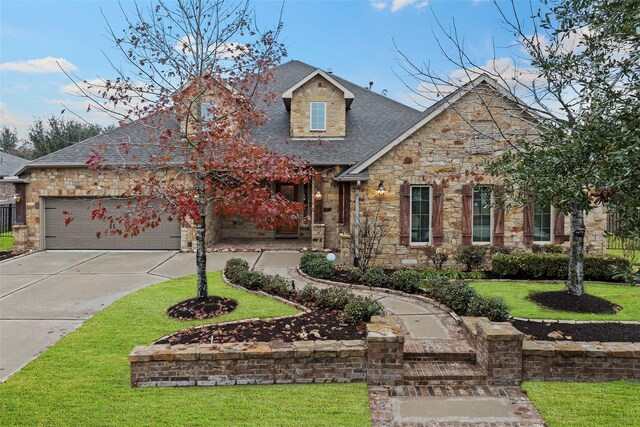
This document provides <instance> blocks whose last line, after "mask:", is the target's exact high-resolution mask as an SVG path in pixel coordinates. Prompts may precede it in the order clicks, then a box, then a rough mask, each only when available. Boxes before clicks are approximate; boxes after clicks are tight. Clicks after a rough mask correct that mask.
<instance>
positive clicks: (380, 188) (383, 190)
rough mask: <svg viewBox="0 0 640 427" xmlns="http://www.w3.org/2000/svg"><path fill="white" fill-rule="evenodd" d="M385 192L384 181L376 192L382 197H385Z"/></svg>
mask: <svg viewBox="0 0 640 427" xmlns="http://www.w3.org/2000/svg"><path fill="white" fill-rule="evenodd" d="M385 192H386V190H385V189H384V181H380V184H378V189H377V190H376V193H378V196H380V197H382V196H384V193H385Z"/></svg>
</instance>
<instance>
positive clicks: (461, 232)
mask: <svg viewBox="0 0 640 427" xmlns="http://www.w3.org/2000/svg"><path fill="white" fill-rule="evenodd" d="M479 89H482V91H480V90H479ZM267 90H269V91H270V92H273V93H276V94H278V95H280V96H281V98H282V99H281V102H275V103H271V104H269V105H266V106H265V107H264V108H265V112H266V116H267V118H268V120H267V122H266V124H265V125H264V126H260V127H258V128H256V129H255V130H254V132H253V137H254V139H255V140H256V142H259V143H262V144H266V145H267V146H268V147H269V148H271V149H272V150H274V151H277V152H279V153H282V154H286V155H290V156H294V157H297V158H300V159H303V160H306V161H308V162H310V163H311V165H312V166H313V167H314V168H315V170H316V171H317V175H316V177H315V178H314V180H313V182H311V183H309V184H305V185H290V184H286V183H274V186H275V189H277V190H278V191H280V192H281V193H282V194H285V195H286V196H287V197H289V198H291V199H292V200H297V201H302V202H304V204H305V211H306V212H307V213H308V214H309V216H310V217H311V224H310V225H305V224H303V223H300V224H299V225H298V227H282V228H279V229H276V230H263V229H259V228H257V227H255V226H254V225H253V224H251V223H250V222H248V221H245V220H243V219H242V218H236V217H215V216H213V215H209V224H207V230H208V234H207V241H208V243H210V244H212V243H215V242H218V241H225V240H227V239H257V238H261V239H264V238H273V239H276V238H291V239H309V238H310V239H311V244H312V245H313V247H314V248H317V249H321V248H330V249H333V250H342V251H343V258H345V259H346V258H348V256H347V252H348V251H347V247H348V244H349V241H350V239H351V238H352V236H353V232H354V230H353V228H354V225H355V224H356V223H359V219H360V218H362V216H363V215H369V214H370V213H371V212H379V213H380V215H382V216H383V217H385V218H386V221H387V224H388V226H389V232H388V233H387V235H386V236H385V237H384V238H383V239H382V242H381V247H380V251H379V252H380V253H379V255H378V259H379V261H380V262H383V263H385V264H389V265H402V264H413V263H416V262H423V261H424V260H425V257H426V254H427V250H426V249H427V248H429V247H435V248H436V249H437V250H439V251H448V252H450V253H451V252H454V251H455V250H456V248H457V247H458V246H459V245H461V244H478V245H495V246H509V247H513V248H526V247H528V246H531V245H532V244H549V243H564V242H566V240H567V231H568V221H567V220H566V218H564V217H563V216H561V215H557V214H556V212H555V211H554V209H553V208H552V207H550V206H537V205H535V206H534V205H531V206H526V207H524V208H523V209H519V208H513V209H510V210H507V211H505V210H504V209H498V208H497V207H493V206H492V204H491V200H492V198H493V197H496V195H499V194H500V192H501V191H502V187H501V185H500V181H499V180H496V179H495V178H492V177H490V176H485V175H486V174H483V172H482V171H483V169H482V164H483V163H484V162H485V161H487V160H489V159H491V158H495V157H496V156H499V155H500V154H501V153H503V152H504V151H505V150H508V149H509V148H510V146H509V143H508V140H509V139H510V138H515V137H522V136H523V135H529V134H530V133H531V131H532V130H535V118H534V117H530V116H529V115H528V112H527V111H526V109H525V108H523V107H522V106H521V105H520V104H519V102H518V100H517V99H513V98H511V97H510V96H509V95H508V94H507V93H506V91H503V90H501V88H500V87H499V86H498V85H497V84H496V82H494V81H492V80H491V79H490V78H488V77H486V76H481V77H479V78H477V79H476V80H474V81H472V82H470V83H469V84H467V85H466V86H465V87H464V88H462V89H460V90H458V91H456V92H454V93H452V94H451V95H449V96H447V97H445V98H443V99H441V100H440V101H439V102H437V103H436V104H434V105H433V106H431V107H430V108H428V109H427V110H426V111H423V112H420V111H417V110H415V109H412V108H410V107H407V106H405V105H402V104H400V103H398V102H395V101H393V100H391V99H389V98H387V97H385V96H382V95H380V94H377V93H375V92H373V91H371V90H368V89H367V88H363V87H361V86H359V85H357V84H354V83H351V82H349V81H346V80H344V79H342V78H340V77H338V76H336V75H334V74H332V73H330V72H326V71H323V70H320V69H317V68H315V67H312V66H310V65H307V64H304V63H302V62H299V61H290V62H287V63H285V64H282V65H280V66H279V67H277V68H276V69H275V70H274V80H273V82H272V83H270V86H269V87H268V89H267ZM478 96H491V97H492V105H494V106H495V108H493V107H492V110H491V112H489V111H488V109H487V108H483V107H481V106H480V104H479V103H478V102H477V97H478ZM494 122H495V123H499V125H500V126H499V129H500V131H501V132H502V133H501V134H500V136H499V137H491V135H497V134H498V133H497V131H496V130H495V129H494ZM177 125H178V124H177V122H175V121H171V120H169V121H168V122H167V124H166V126H167V127H171V126H177ZM118 134H119V135H120V136H126V137H127V138H130V139H131V140H135V139H136V138H144V135H143V132H141V130H140V125H139V124H138V123H136V122H134V123H132V124H130V125H127V126H125V127H121V128H118V129H115V130H112V131H110V133H108V134H103V135H99V136H96V137H94V138H91V139H88V140H86V141H84V142H80V143H77V144H75V145H72V146H70V147H67V148H65V149H62V150H60V151H58V152H55V153H52V154H49V155H47V156H45V157H42V158H40V159H37V160H35V161H33V162H30V163H27V164H26V165H24V166H23V167H22V168H21V169H20V170H19V177H20V184H19V185H21V186H23V188H24V191H25V194H26V198H25V200H24V201H23V204H22V205H23V206H22V207H21V209H23V210H24V214H25V223H26V224H25V225H24V226H21V227H19V230H18V231H19V233H21V236H22V238H21V239H19V240H20V241H23V242H24V244H25V245H26V246H29V247H33V248H39V249H63V248H64V249H73V248H81V249H88V248H100V249H127V248H131V249H145V248H146V249H180V248H182V249H188V248H189V247H190V246H191V244H192V242H193V230H191V229H189V228H180V226H179V225H178V224H176V223H175V222H163V223H162V225H161V226H160V227H158V228H156V229H153V230H149V231H147V232H146V233H144V234H143V235H141V236H138V237H136V238H133V239H122V238H120V237H110V238H105V239H100V240H98V239H96V238H95V233H96V227H98V225H96V224H94V222H92V221H91V220H90V219H88V215H85V217H82V215H79V214H77V213H78V212H86V211H87V204H88V203H90V202H91V197H96V196H100V197H117V196H119V195H121V194H122V193H123V192H124V191H125V190H126V189H127V187H128V186H129V185H130V182H127V180H126V179H122V178H121V177H118V176H116V175H115V174H110V173H109V172H108V171H106V170H90V169H88V168H87V166H86V164H85V162H86V161H87V158H88V156H89V154H90V152H91V150H92V149H94V148H96V147H98V146H100V145H101V144H108V143H109V141H110V140H113V139H117V138H114V137H115V136H118ZM107 160H109V159H107ZM113 203H116V202H113ZM65 210H66V211H73V212H75V213H76V216H77V217H78V220H77V223H76V224H75V226H74V227H73V228H70V227H64V224H63V223H64V220H63V219H64V218H63V216H62V214H61V212H62V211H65ZM586 223H587V236H586V241H587V243H588V244H591V245H592V246H593V248H594V251H597V252H604V250H605V239H604V229H605V215H604V213H603V211H602V210H601V209H600V208H598V209H596V210H594V211H593V212H591V213H589V214H588V215H587V217H586Z"/></svg>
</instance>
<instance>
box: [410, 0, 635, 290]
mask: <svg viewBox="0 0 640 427" xmlns="http://www.w3.org/2000/svg"><path fill="white" fill-rule="evenodd" d="M495 6H496V8H497V10H498V12H499V14H500V16H501V18H502V24H503V28H505V29H506V30H507V31H509V32H510V33H511V34H512V35H513V37H514V40H515V42H516V44H517V45H519V47H520V48H521V49H520V51H519V52H517V53H515V54H512V56H513V58H495V57H494V58H493V60H490V61H487V62H486V63H484V64H480V63H476V62H474V61H473V60H472V59H471V57H470V56H469V55H468V54H467V52H466V51H465V47H464V45H463V42H462V40H461V38H460V37H459V35H458V32H457V29H456V27H455V24H454V25H453V26H452V27H450V28H451V29H445V28H444V27H443V26H442V25H440V28H441V30H442V31H443V34H444V36H443V38H442V40H441V49H442V53H443V54H444V55H445V57H446V58H447V59H448V60H449V61H450V62H451V63H452V64H454V65H455V66H456V68H458V70H457V71H456V72H455V73H453V74H452V75H449V76H444V77H443V76H442V75H440V74H439V73H438V72H436V71H434V70H433V69H432V68H431V67H430V66H429V65H424V66H418V65H414V63H412V62H410V61H407V64H408V66H407V68H408V69H409V71H411V72H412V74H413V75H414V76H415V77H416V78H417V79H418V81H420V82H421V83H422V84H423V86H424V85H425V84H427V85H428V86H429V87H430V88H433V89H432V90H433V91H435V93H436V94H437V95H440V96H442V95H444V94H445V92H449V91H451V89H452V87H454V88H455V87H461V86H462V85H464V84H465V83H467V82H468V81H469V80H472V79H473V78H475V77H477V76H479V75H480V74H487V75H489V76H490V77H492V78H494V79H495V80H496V81H498V82H499V83H500V85H501V86H503V87H504V89H506V90H508V91H510V92H511V95H515V96H517V97H519V98H520V99H521V100H523V101H524V103H526V104H527V105H526V107H527V108H526V111H527V112H528V113H530V114H533V115H535V116H537V119H536V120H535V121H534V123H535V125H532V126H534V127H535V128H536V129H537V132H538V133H539V134H538V136H537V137H536V138H534V139H530V138H522V137H509V136H505V135H508V132H502V131H501V130H500V129H498V132H497V133H496V134H497V135H498V136H497V137H496V136H495V135H486V136H487V137H489V138H494V139H501V140H504V139H507V140H508V142H509V143H510V144H511V146H512V147H513V150H511V151H509V152H507V153H506V154H504V155H503V156H502V157H501V158H499V159H498V160H497V161H494V162H492V163H490V164H489V165H488V171H489V172H490V173H491V174H493V175H496V176H500V177H502V178H503V179H504V183H505V193H506V195H507V197H508V199H509V201H510V202H509V203H517V204H526V203H531V202H533V201H535V202H538V203H541V204H550V205H552V206H554V207H555V208H556V209H557V210H559V211H561V212H562V213H564V214H568V215H569V216H570V219H571V228H570V245H569V247H570V249H569V254H570V256H569V266H568V268H569V278H568V281H567V284H566V286H567V292H569V293H571V294H573V295H576V296H580V295H582V294H583V293H584V236H585V231H586V229H585V221H584V217H585V214H586V213H588V212H589V211H591V210H593V209H594V208H595V207H596V206H598V205H604V206H605V207H606V208H607V209H608V210H610V211H614V212H617V213H618V214H619V216H620V218H621V224H622V227H621V232H624V233H627V234H630V235H635V236H638V230H640V215H639V214H638V207H639V206H640V133H639V128H640V114H639V113H640V107H639V104H640V93H639V89H640V12H639V11H638V7H637V6H638V3H637V0H542V1H540V2H533V1H532V2H530V11H531V13H530V16H528V17H525V18H524V19H523V17H522V16H519V14H518V12H517V10H518V7H517V6H516V4H515V2H514V1H512V2H511V5H509V6H504V5H503V4H500V3H497V2H495ZM447 43H448V44H451V45H452V46H453V48H454V49H453V52H454V53H451V52H452V51H451V50H447V49H446V48H445V45H446V44H447ZM522 51H524V52H525V53H526V58H524V59H526V60H528V64H526V65H522V64H523V62H522V60H523V58H522ZM505 59H510V62H509V66H508V67H505V63H506V61H505ZM478 99H479V102H481V103H483V102H484V104H483V105H482V107H483V108H486V109H487V111H491V109H495V108H496V106H495V105H490V104H488V103H486V102H485V101H484V100H485V99H486V98H485V97H483V96H479V97H478ZM512 112H513V111H512ZM494 125H497V126H498V127H499V126H500V124H499V123H498V122H497V121H496V123H494Z"/></svg>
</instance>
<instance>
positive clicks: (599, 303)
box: [529, 291, 621, 314]
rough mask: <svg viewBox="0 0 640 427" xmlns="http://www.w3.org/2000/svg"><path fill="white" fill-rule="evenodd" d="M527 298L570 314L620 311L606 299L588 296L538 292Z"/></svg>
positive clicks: (613, 312)
mask: <svg viewBox="0 0 640 427" xmlns="http://www.w3.org/2000/svg"><path fill="white" fill-rule="evenodd" d="M529 298H530V299H531V300H532V301H534V302H536V303H538V304H539V305H541V306H543V307H547V308H551V309H553V310H560V311H570V312H572V313H594V314H615V313H617V312H618V311H620V309H621V307H620V306H617V305H615V304H614V303H612V302H611V301H607V300H606V299H602V298H599V297H596V296H593V295H589V294H583V295H582V296H579V297H578V296H575V295H570V294H568V293H566V292H565V291H551V292H538V293H535V294H532V295H531V296H529Z"/></svg>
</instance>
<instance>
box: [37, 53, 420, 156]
mask: <svg viewBox="0 0 640 427" xmlns="http://www.w3.org/2000/svg"><path fill="white" fill-rule="evenodd" d="M315 70H316V68H314V67H312V66H311V65H308V64H305V63H303V62H300V61H290V62H286V63H284V64H282V65H280V66H278V67H277V68H276V69H275V70H274V80H273V81H272V82H271V83H270V84H269V85H268V86H267V87H266V88H264V90H265V91H267V92H273V93H276V94H278V95H280V94H282V93H283V92H284V91H286V90H287V89H289V88H290V87H292V86H293V85H295V84H296V83H297V82H299V81H300V80H302V79H303V78H304V77H306V76H307V75H309V74H310V73H312V72H313V71H315ZM332 77H334V78H335V79H336V80H338V81H339V82H340V83H341V84H342V85H344V86H345V87H347V88H348V89H349V90H350V91H352V92H353V93H354V94H355V99H354V101H353V103H352V105H351V108H350V109H349V110H348V111H347V113H346V120H347V123H346V129H347V135H346V136H345V137H344V138H340V139H337V140H335V141H331V140H330V139H329V140H324V141H322V143H318V140H317V139H309V140H299V139H295V140H292V139H291V138H290V135H289V132H290V123H289V112H288V111H287V109H286V107H285V105H284V102H283V101H282V100H281V99H277V100H276V101H275V102H273V103H272V104H270V105H265V106H262V108H264V110H265V113H266V116H267V118H268V120H267V123H266V124H265V125H264V126H259V127H257V128H256V129H255V130H254V131H253V139H254V140H255V142H257V143H260V144H264V145H266V146H268V147H269V148H271V149H272V150H274V151H276V152H278V153H281V154H286V155H290V156H295V157H298V158H300V159H302V160H306V161H309V162H310V163H312V164H315V165H352V164H354V163H356V162H358V161H360V160H362V159H364V158H366V157H368V155H370V153H372V152H375V151H377V150H379V149H380V148H382V147H384V146H385V144H386V143H388V142H389V140H390V139H391V138H392V137H393V136H395V135H397V134H398V133H399V132H401V131H403V130H405V129H406V128H407V126H408V125H410V124H412V123H414V122H415V120H416V119H417V118H418V117H419V116H420V115H421V113H420V112H419V111H418V110H415V109H413V108H410V107H407V106H405V105H403V104H400V103H399V102H396V101H394V100H392V99H389V98H386V97H384V96H382V95H380V94H377V93H375V92H372V91H369V90H367V89H364V88H363V87H360V86H358V85H356V84H354V83H351V82H349V81H347V80H344V79H342V78H340V77H338V76H335V75H332ZM278 98H279V97H278ZM163 126H164V127H165V128H170V129H177V127H178V123H177V121H176V120H175V119H172V118H167V119H166V121H165V123H163ZM151 137H153V132H150V131H149V126H145V125H144V124H141V123H140V121H137V122H133V123H130V124H128V125H125V126H122V127H119V128H116V129H114V130H111V131H109V132H105V133H103V134H100V135H98V136H95V137H93V138H90V139H87V140H85V141H82V142H79V143H76V144H74V145H72V146H69V147H67V148H64V149H62V150H59V151H56V152H54V153H51V154H48V155H46V156H43V157H41V158H39V159H37V160H34V161H33V162H30V163H29V164H28V165H27V167H41V166H45V167H46V166H49V165H50V166H58V165H59V166H62V165H78V166H79V165H82V164H84V163H85V162H86V161H87V159H88V158H89V156H90V155H91V153H92V151H94V150H96V149H99V148H100V149H101V150H100V153H101V155H103V156H104V157H105V159H106V161H107V163H121V162H122V157H121V153H118V151H117V150H116V149H115V147H116V146H117V145H118V144H121V143H122V142H124V141H130V142H131V143H134V144H135V143H138V144H141V145H145V141H148V140H149V138H151ZM104 147H107V150H104ZM132 151H133V150H132Z"/></svg>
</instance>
